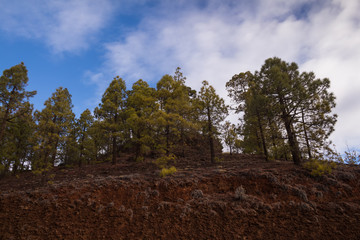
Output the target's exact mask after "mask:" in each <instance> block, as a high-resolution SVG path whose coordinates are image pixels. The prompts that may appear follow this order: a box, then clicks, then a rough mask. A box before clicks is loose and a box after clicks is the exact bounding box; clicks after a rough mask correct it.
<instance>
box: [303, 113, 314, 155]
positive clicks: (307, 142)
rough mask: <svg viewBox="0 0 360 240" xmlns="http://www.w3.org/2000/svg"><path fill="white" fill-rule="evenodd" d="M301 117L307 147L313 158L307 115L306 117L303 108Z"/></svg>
mask: <svg viewBox="0 0 360 240" xmlns="http://www.w3.org/2000/svg"><path fill="white" fill-rule="evenodd" d="M301 119H302V124H303V129H304V136H305V142H306V147H307V150H308V155H309V159H312V154H311V148H310V142H309V137H308V134H307V130H306V125H305V117H304V110H303V109H301Z"/></svg>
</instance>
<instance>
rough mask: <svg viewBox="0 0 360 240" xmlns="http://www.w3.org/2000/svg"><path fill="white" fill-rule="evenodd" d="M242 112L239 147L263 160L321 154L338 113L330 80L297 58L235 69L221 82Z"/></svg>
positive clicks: (272, 60)
mask: <svg viewBox="0 0 360 240" xmlns="http://www.w3.org/2000/svg"><path fill="white" fill-rule="evenodd" d="M226 87H227V89H228V91H229V96H230V97H231V98H232V99H233V101H234V102H235V103H236V104H237V107H236V110H237V112H239V113H243V125H242V135H243V141H242V142H241V145H242V149H243V151H244V152H247V153H257V154H263V155H264V156H265V158H266V159H271V158H277V159H279V158H280V159H285V160H288V159H290V158H292V160H293V162H294V163H295V164H300V163H301V162H302V160H303V159H306V158H307V159H312V158H321V154H322V152H323V151H324V150H326V149H328V148H329V145H330V141H329V140H328V139H329V136H330V134H331V133H332V132H333V131H334V125H335V123H336V119H337V115H336V114H333V113H332V112H331V111H332V109H333V108H334V107H335V96H334V94H333V93H331V92H329V88H330V81H329V79H326V78H325V79H317V78H316V77H315V74H314V73H312V72H303V73H300V72H299V70H298V66H297V64H296V63H287V62H285V61H282V60H281V59H279V58H276V57H275V58H269V59H267V60H266V61H265V63H264V65H263V66H262V67H261V69H260V71H255V72H254V73H251V72H243V73H240V74H236V75H234V76H233V78H232V79H231V80H230V81H229V82H227V83H226Z"/></svg>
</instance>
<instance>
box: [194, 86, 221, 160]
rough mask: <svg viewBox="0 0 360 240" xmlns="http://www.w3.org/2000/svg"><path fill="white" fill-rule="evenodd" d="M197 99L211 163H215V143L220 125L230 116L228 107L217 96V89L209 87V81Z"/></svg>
mask: <svg viewBox="0 0 360 240" xmlns="http://www.w3.org/2000/svg"><path fill="white" fill-rule="evenodd" d="M197 99H198V106H199V110H200V116H201V119H202V122H203V126H204V128H203V129H204V131H205V134H206V135H207V138H208V141H209V148H210V159H211V162H212V163H214V162H215V147H214V141H215V138H216V136H217V135H218V134H219V132H218V129H219V128H220V123H221V122H222V121H223V120H224V119H225V117H227V115H228V106H227V105H225V101H224V99H222V98H220V97H219V95H217V94H216V91H215V89H214V88H213V87H212V86H211V85H209V83H208V82H207V81H203V82H202V87H201V89H200V92H199V95H198V98H197Z"/></svg>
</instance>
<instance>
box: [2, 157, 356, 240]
mask: <svg viewBox="0 0 360 240" xmlns="http://www.w3.org/2000/svg"><path fill="white" fill-rule="evenodd" d="M120 162H121V163H119V164H117V165H115V166H112V165H111V164H99V165H92V166H86V167H84V168H82V169H77V168H76V169H60V168H58V169H55V170H54V171H53V172H51V173H48V174H47V175H46V176H35V175H33V174H31V173H24V174H22V175H20V177H7V178H5V179H2V180H0V239H360V225H359V223H360V192H359V190H360V187H359V186H360V181H359V180H360V178H359V177H360V168H359V167H350V166H339V167H338V168H337V170H336V171H334V172H333V174H331V175H330V176H323V177H318V178H314V177H311V176H310V175H309V173H308V171H306V170H305V169H303V168H302V167H297V166H294V165H293V164H291V163H287V162H270V163H266V162H264V160H263V159H261V158H258V157H254V156H245V155H239V156H236V157H230V156H226V157H225V161H224V162H222V163H219V164H215V165H211V164H208V163H207V162H204V161H200V160H199V161H196V162H195V163H192V162H190V161H187V160H186V159H183V160H179V161H178V162H177V169H178V172H177V173H176V174H175V175H173V176H171V177H166V178H161V177H159V175H158V170H157V168H156V166H154V165H153V164H152V163H149V162H148V163H130V162H126V161H125V160H120Z"/></svg>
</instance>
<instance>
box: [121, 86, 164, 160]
mask: <svg viewBox="0 0 360 240" xmlns="http://www.w3.org/2000/svg"><path fill="white" fill-rule="evenodd" d="M155 93H156V90H155V89H154V88H151V87H149V85H148V84H147V83H146V82H145V81H143V80H141V79H140V80H139V81H137V82H135V83H134V84H133V87H132V90H131V91H129V94H128V95H129V96H128V100H127V116H128V117H127V120H126V121H127V124H128V126H129V128H130V130H131V144H132V145H133V146H134V148H135V160H141V159H142V158H143V155H144V154H145V153H148V152H149V151H150V150H151V148H153V146H154V144H155V143H154V136H153V135H154V130H153V126H154V125H155V124H154V121H155V116H156V114H157V111H158V109H159V107H158V105H157V103H156V94H155Z"/></svg>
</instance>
